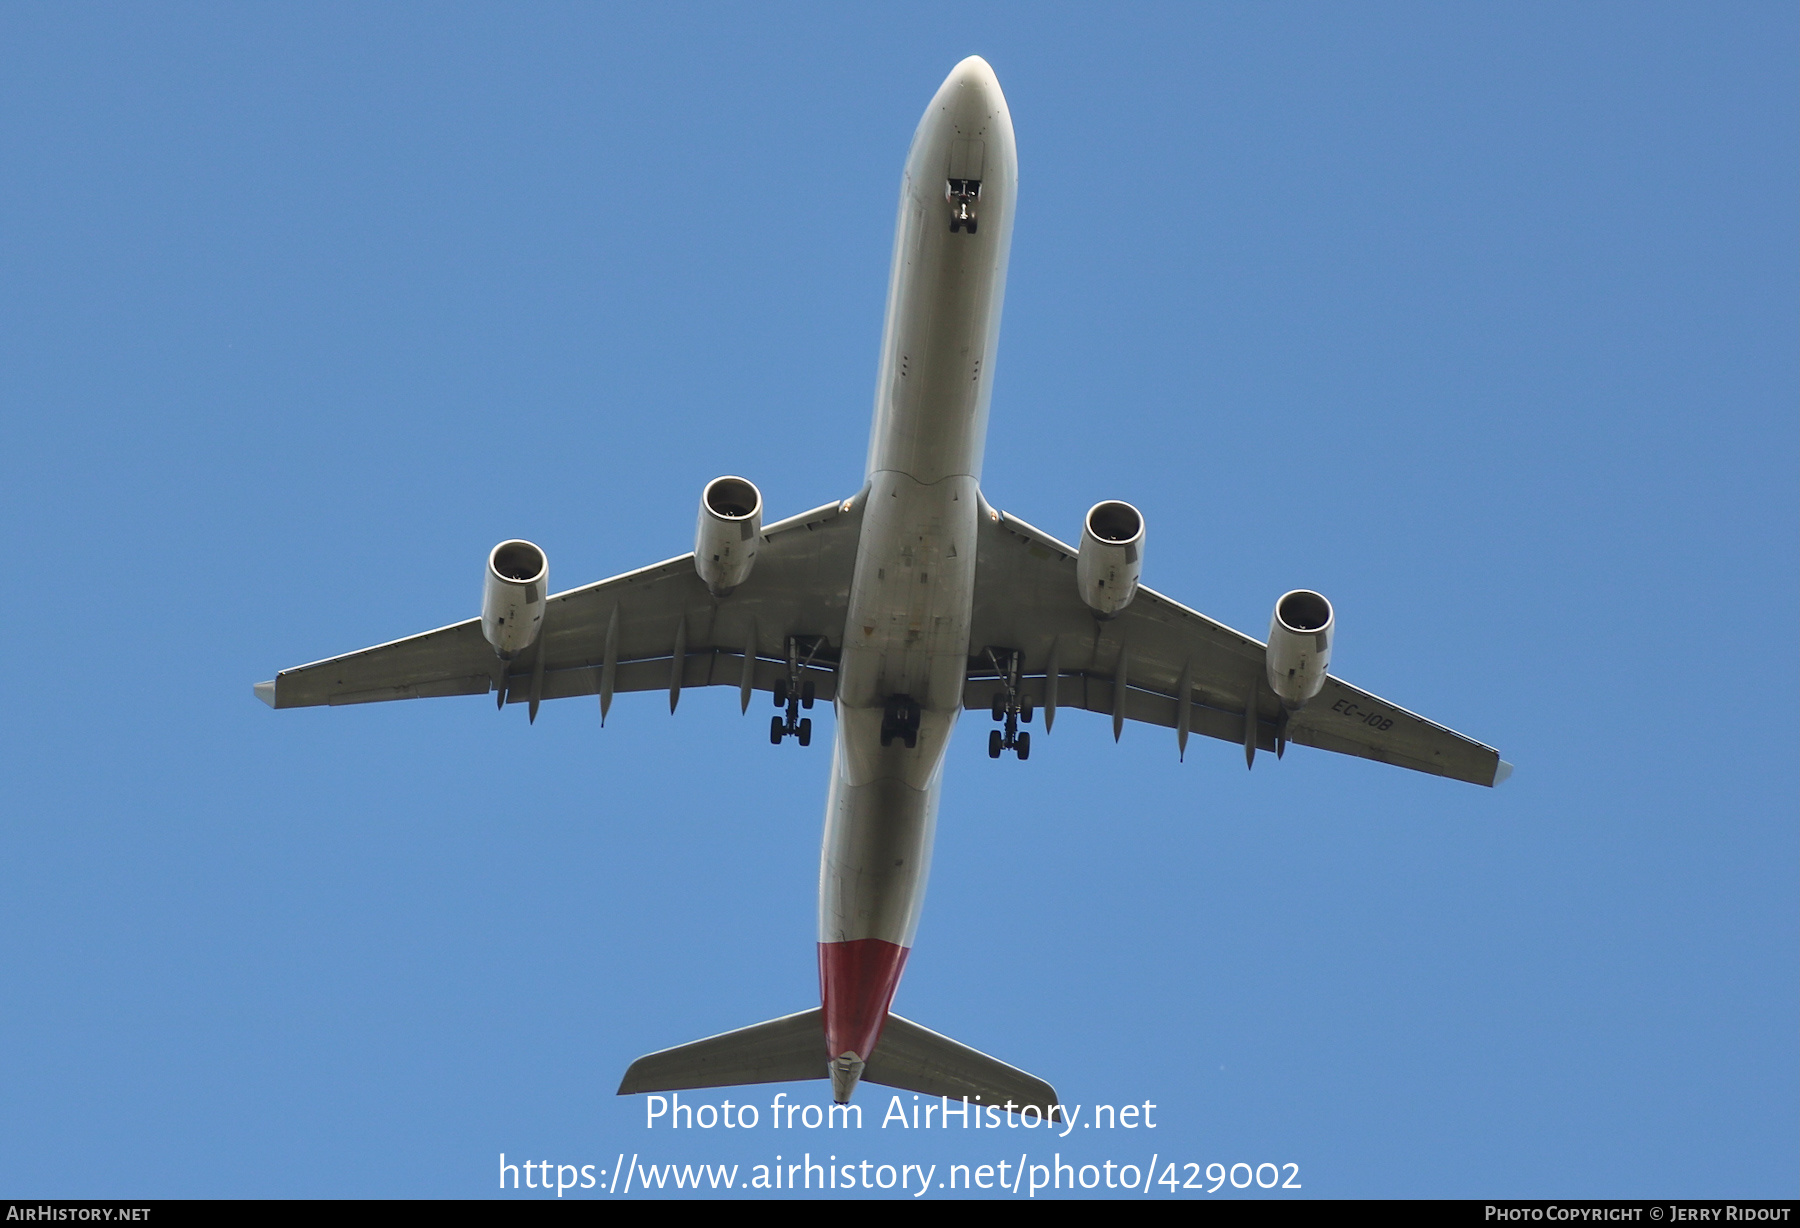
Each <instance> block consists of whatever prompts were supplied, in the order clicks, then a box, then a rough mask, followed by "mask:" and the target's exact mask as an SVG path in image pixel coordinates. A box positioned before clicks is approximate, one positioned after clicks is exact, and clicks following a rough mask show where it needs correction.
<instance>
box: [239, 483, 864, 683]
mask: <svg viewBox="0 0 1800 1228" xmlns="http://www.w3.org/2000/svg"><path fill="white" fill-rule="evenodd" d="M861 520H862V505H861V503H860V501H859V500H856V499H847V500H844V501H843V502H842V503H832V504H827V505H826V506H824V507H821V508H816V509H814V510H813V511H810V512H806V513H803V514H801V515H799V516H794V517H790V518H789V519H787V520H783V521H780V522H779V523H776V524H773V525H770V526H769V527H768V528H767V529H766V530H765V531H764V534H763V538H764V543H763V547H762V551H761V553H760V554H759V556H758V560H757V565H756V569H755V570H754V571H753V572H752V573H751V575H750V578H749V579H748V580H746V581H745V582H744V583H743V584H742V585H741V586H740V587H739V588H738V589H737V590H736V591H735V592H733V593H732V594H731V596H730V597H729V598H726V599H724V600H720V599H717V598H715V597H713V596H712V594H711V593H709V592H708V591H707V588H706V585H705V583H704V582H703V581H702V580H701V579H700V577H699V575H698V574H697V573H696V572H695V570H694V556H693V555H692V554H684V555H682V556H680V557H679V558H673V559H669V560H668V561H666V562H662V563H656V564H653V565H652V566H649V567H644V568H641V569H639V570H637V571H630V572H626V573H625V574H624V575H620V576H614V577H613V578H611V579H609V580H601V581H599V582H597V583H594V584H588V585H584V586H583V587H581V588H575V589H570V590H569V591H568V592H565V593H559V594H556V595H555V596H552V597H551V598H550V600H549V602H548V604H547V608H546V610H545V614H544V623H543V629H542V631H541V632H540V633H539V635H538V638H537V641H536V643H534V644H533V645H532V647H530V648H529V649H527V650H525V651H524V652H523V653H521V654H520V655H519V656H518V657H516V658H515V659H514V660H513V661H511V662H505V661H502V660H501V659H500V658H499V657H498V656H497V655H496V654H495V653H494V650H493V649H492V648H491V647H489V645H488V643H487V641H486V640H485V639H483V638H482V634H481V620H480V619H479V618H471V619H467V620H465V621H463V622H460V623H455V624H453V625H451V626H448V627H440V628H438V629H437V630H435V631H427V632H424V633H422V634H420V635H414V636H409V637H408V638H406V639H401V640H394V641H392V642H391V643H387V644H378V645H376V646H375V647H373V648H365V649H363V650H362V651H360V652H352V653H346V654H345V655H343V656H340V657H331V658H329V659H327V660H324V661H316V662H314V663H312V664H310V665H302V666H298V667H297V668H294V669H288V670H283V671H282V672H281V673H279V674H277V675H276V676H275V678H274V680H273V681H271V682H259V683H257V684H256V688H255V690H256V695H257V697H258V698H259V699H261V700H262V701H263V702H264V703H267V704H268V705H269V706H270V707H273V708H303V707H312V706H317V705H325V704H330V705H334V706H335V705H340V704H358V703H373V702H379V701H383V700H391V699H424V698H432V697H438V696H445V695H486V694H491V693H494V692H495V691H499V692H501V695H500V698H501V699H502V701H503V702H508V703H527V702H528V703H531V704H532V705H533V710H534V711H535V705H536V704H537V703H538V702H540V701H542V700H546V699H562V698H566V697H569V696H576V695H593V694H600V695H601V696H602V697H603V704H604V702H605V701H606V700H609V699H610V697H611V695H612V694H613V693H616V692H620V691H655V690H662V689H664V688H667V689H668V691H669V698H670V704H671V706H673V705H674V703H676V702H677V701H678V700H679V698H680V694H681V691H682V689H683V688H684V687H690V686H737V687H740V688H741V689H742V690H743V691H744V692H745V697H746V700H747V699H748V692H749V691H750V690H771V689H773V688H774V686H775V684H776V683H777V682H778V681H780V680H781V679H783V678H785V677H786V675H787V661H786V654H787V647H788V641H789V639H790V638H792V637H798V638H799V639H800V640H802V641H804V642H806V643H807V645H808V652H809V654H810V665H811V672H809V673H808V675H807V677H808V680H809V681H813V683H814V687H815V693H816V694H817V695H818V696H819V697H820V698H822V699H825V700H827V701H829V700H830V699H831V698H832V696H833V693H834V692H833V687H832V683H833V680H834V677H835V675H834V674H833V673H832V672H831V667H832V666H833V665H834V664H835V662H836V660H837V650H838V648H839V647H841V643H839V641H840V640H841V639H842V636H843V628H844V611H845V608H846V606H847V603H848V601H849V593H850V579H851V573H852V570H853V568H854V567H855V562H856V543H857V528H858V526H859V524H860V523H861Z"/></svg>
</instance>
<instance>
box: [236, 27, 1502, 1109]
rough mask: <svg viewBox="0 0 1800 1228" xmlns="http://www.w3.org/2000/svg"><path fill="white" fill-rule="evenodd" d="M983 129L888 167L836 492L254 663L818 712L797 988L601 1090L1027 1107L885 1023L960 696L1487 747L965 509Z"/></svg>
mask: <svg viewBox="0 0 1800 1228" xmlns="http://www.w3.org/2000/svg"><path fill="white" fill-rule="evenodd" d="M1017 182H1018V162H1017V157H1016V153H1015V149H1014V145H1013V128H1012V119H1011V117H1010V115H1009V114H1008V112H1007V107H1006V99H1005V98H1004V97H1003V96H1002V95H1001V92H1000V85H999V83H998V82H997V81H996V80H995V79H994V74H993V71H992V70H991V69H990V68H989V67H988V65H987V63H986V62H985V61H984V60H982V59H980V58H979V57H973V56H972V57H970V58H969V59H966V60H964V61H963V62H962V63H960V64H958V65H957V66H956V68H955V69H954V70H953V71H952V72H951V73H950V75H949V77H948V78H946V79H945V81H944V83H943V85H942V86H941V87H940V88H939V89H938V91H937V94H936V96H934V97H933V98H932V100H931V104H930V105H929V106H928V107H927V108H926V109H925V115H924V118H923V119H921V120H920V121H919V127H918V130H917V132H915V134H914V136H913V141H912V148H911V150H910V151H909V153H908V154H907V159H906V169H905V172H904V174H903V175H902V178H901V187H900V211H899V221H898V225H897V227H896V232H895V237H894V254H893V266H892V275H891V279H890V281H889V288H888V300H887V322H886V328H885V331H884V335H883V339H882V346H881V365H880V373H879V376H878V378H877V382H876V392H875V420H874V427H873V430H872V431H871V434H870V440H869V458H868V469H867V473H866V475H865V477H864V481H863V485H862V489H861V490H859V491H857V492H856V493H855V494H853V495H851V496H850V497H849V498H847V499H843V500H841V501H838V502H834V503H829V504H826V505H825V506H824V507H820V508H817V509H815V510H813V511H810V512H806V513H804V514H802V515H799V516H794V517H791V518H789V519H787V520H782V521H778V522H776V523H774V524H770V525H765V524H764V523H763V502H762V496H761V494H760V493H759V492H758V491H757V488H756V487H755V486H754V485H752V484H751V483H750V482H749V481H747V480H745V479H744V478H741V477H721V478H717V479H714V480H713V481H712V482H710V483H708V484H707V486H706V488H705V489H704V491H702V493H701V496H700V514H699V524H698V526H697V528H696V531H695V540H694V551H693V553H692V554H685V555H682V556H681V557H680V558H675V559H670V560H669V561H667V562H664V563H657V564H655V565H653V566H650V567H646V568H644V569H642V570H640V571H633V572H627V573H626V574H624V575H621V576H615V577H614V578H612V579H610V580H602V581H600V582H599V583H596V584H588V585H584V586H583V587H580V588H574V589H570V590H568V591H567V592H563V593H558V594H555V595H551V593H550V591H549V582H550V570H549V565H548V562H547V560H546V559H545V556H544V552H543V551H542V550H540V549H539V548H538V547H537V546H535V545H532V544H531V543H530V542H527V541H506V542H502V543H500V544H499V545H498V546H495V547H494V549H493V551H492V553H491V554H489V556H488V561H487V570H486V578H485V587H484V589H483V593H482V604H481V615H480V617H479V618H471V619H468V620H466V621H464V622H460V623H456V624H454V625H453V626H448V627H444V628H441V629H439V630H437V631H428V632H426V633H424V634H423V635H415V636H412V637H411V638H409V639H403V640H396V641H394V642H392V643H389V644H383V645H380V646H379V647H375V648H368V649H364V650H363V651H361V652H354V653H350V654H348V655H346V656H341V657H334V658H332V659H330V660H327V661H320V662H317V663H315V664H312V665H303V666H300V667H298V668H296V669H290V670H284V671H283V672H282V673H280V674H279V675H277V676H276V678H275V680H274V681H273V682H264V683H259V684H258V685H257V686H256V694H257V695H258V696H259V697H260V698H261V699H263V700H264V701H265V702H267V703H268V704H270V705H271V706H273V707H276V708H294V707H305V706H309V705H315V704H354V703H368V702H372V701H376V700H388V699H415V698H423V697H427V696H442V695H482V694H493V695H494V696H495V697H496V701H497V702H498V703H499V704H500V705H502V706H504V705H505V704H508V703H515V704H518V703H522V704H525V705H527V707H528V710H529V713H530V716H531V718H532V719H534V720H535V719H536V716H537V710H538V705H539V704H540V703H541V702H542V701H544V700H547V699H566V698H570V697H573V696H582V695H598V696H599V703H600V715H601V719H602V720H604V719H605V717H606V713H607V711H608V709H609V708H610V707H611V705H612V702H613V699H614V697H615V696H616V695H618V694H619V693H620V692H622V691H662V690H666V691H667V692H668V697H669V708H670V710H671V711H673V710H674V708H675V705H676V703H677V701H678V700H679V699H680V697H681V693H682V691H683V689H685V688H688V687H699V686H734V687H736V688H737V689H738V694H739V703H740V705H741V706H742V707H743V708H744V709H746V710H747V709H748V707H749V704H750V700H751V698H752V696H753V694H754V693H756V692H759V691H761V692H765V693H772V694H773V696H774V701H775V706H776V708H777V709H778V711H777V713H776V715H775V716H774V717H773V718H772V719H771V721H770V725H769V738H770V740H771V741H772V742H775V743H780V742H782V741H783V740H784V739H786V738H790V737H791V738H795V739H797V740H798V741H799V743H800V745H802V746H805V745H807V744H808V743H810V741H811V740H812V719H811V717H809V716H808V715H807V712H808V711H809V710H811V709H812V708H813V705H814V702H815V701H824V702H826V703H829V704H831V705H832V707H833V709H834V710H835V712H836V717H837V721H836V725H837V741H836V746H835V748H834V749H833V751H832V774H831V792H830V796H829V798H828V800H827V802H826V806H825V836H824V847H823V850H822V852H821V855H820V863H819V942H818V958H819V997H820V1005H819V1006H818V1007H816V1008H814V1009H811V1010H806V1011H801V1012H800V1013H798V1014H794V1015H789V1016H786V1017H785V1018H781V1019H775V1020H771V1021H769V1022H767V1023H761V1024H755V1025H753V1026H751V1027H747V1028H742V1029H739V1030H737V1031H735V1032H727V1033H725V1034H723V1035H720V1036H714V1037H710V1038H708V1039H705V1040H699V1041H695V1042H693V1043H691V1044H686V1045H681V1046H678V1047H676V1048H673V1049H666V1050H663V1051H661V1052H658V1053H652V1054H649V1055H648V1056H646V1057H643V1058H640V1059H638V1061H636V1062H635V1063H633V1064H632V1066H631V1068H630V1069H629V1070H628V1071H627V1072H626V1074H625V1078H624V1082H623V1084H622V1085H621V1086H620V1088H619V1091H620V1092H621V1094H623V1093H627V1092H648V1091H670V1090H679V1089H687V1088H696V1087H723V1086H731V1085H735V1084H742V1083H764V1082H776V1081H786V1080H794V1079H818V1078H829V1079H830V1080H831V1091H832V1096H833V1099H835V1100H837V1101H839V1102H844V1101H848V1100H849V1099H850V1096H851V1094H852V1092H854V1090H855V1089H856V1086H857V1084H858V1082H859V1081H862V1080H868V1081H870V1082H874V1083H881V1084H885V1085H888V1086H892V1087H898V1088H903V1089H908V1090H911V1091H917V1092H922V1093H926V1094H930V1095H946V1096H952V1097H956V1096H964V1095H967V1096H969V1097H970V1098H971V1099H975V1098H980V1099H982V1100H984V1101H985V1102H986V1103H988V1104H995V1105H997V1104H1000V1103H1001V1102H1002V1101H1007V1100H1010V1101H1012V1102H1013V1103H1014V1104H1015V1105H1024V1104H1035V1105H1039V1106H1054V1105H1055V1104H1056V1103H1057V1098H1056V1093H1055V1091H1054V1090H1053V1089H1052V1088H1051V1087H1050V1086H1049V1084H1047V1083H1045V1082H1044V1081H1042V1080H1041V1079H1037V1078H1035V1077H1033V1076H1031V1075H1028V1074H1026V1073H1025V1072H1023V1071H1020V1070H1017V1069H1015V1068H1014V1067H1012V1066H1009V1065H1006V1064H1005V1063H1003V1062H1000V1061H998V1060H996V1059H994V1058H991V1057H988V1056H987V1055H985V1054H982V1053H979V1052H977V1051H975V1050H973V1049H970V1048H968V1047H966V1046H964V1045H961V1044H958V1043H957V1042H956V1041H953V1040H950V1039H949V1038H947V1037H944V1036H940V1035H938V1034H937V1033H935V1032H932V1031H930V1030H928V1029H926V1028H923V1027H921V1026H919V1025H918V1024H915V1023H912V1022H910V1021H908V1020H906V1019H903V1018H901V1017H900V1016H898V1015H895V1014H892V1013H891V1012H890V1010H889V1006H890V1004H891V1002H892V1001H893V997H894V990H895V987H896V986H897V985H898V984H899V982H900V974H901V971H902V970H903V969H904V968H905V966H906V960H907V956H908V954H909V952H910V950H911V947H912V943H913V933H914V931H915V929H916V928H917V925H918V920H919V911H920V906H921V905H922V903H923V901H924V896H925V880H926V874H927V871H928V869H929V867H930V863H931V846H932V836H933V831H934V829H935V825H936V821H937V811H938V797H939V789H940V785H941V782H942V780H943V767H944V757H945V752H946V750H947V749H948V747H949V744H950V735H951V731H952V730H953V729H954V728H955V726H956V721H957V718H958V717H959V716H961V715H962V713H963V711H964V710H965V709H974V710H976V711H982V712H987V713H989V714H991V716H992V718H993V721H994V727H993V729H992V730H991V731H990V732H989V735H988V754H989V755H991V756H993V757H995V758H998V757H1000V756H1001V755H1003V754H1007V753H1011V754H1014V755H1016V756H1017V757H1018V758H1020V759H1025V758H1027V757H1028V756H1029V755H1030V753H1031V731H1030V728H1029V727H1030V726H1031V724H1032V722H1033V717H1034V715H1036V714H1041V715H1042V717H1043V725H1044V729H1045V731H1046V732H1047V731H1048V730H1049V729H1050V727H1051V726H1052V724H1053V723H1054V721H1055V719H1056V716H1057V714H1058V713H1059V712H1061V711H1062V710H1063V709H1065V708H1080V709H1085V710H1087V711H1089V712H1097V713H1099V714H1101V715H1102V716H1104V717H1109V718H1110V719H1111V720H1112V727H1113V736H1114V737H1115V738H1117V737H1118V735H1119V731H1120V729H1121V727H1122V726H1123V724H1124V722H1126V721H1140V722H1144V723H1147V724H1152V725H1162V726H1165V727H1167V728H1170V729H1172V730H1173V731H1174V733H1175V738H1176V742H1177V744H1178V745H1179V747H1180V748H1181V750H1182V751H1183V752H1184V753H1185V751H1186V747H1187V742H1188V737H1189V735H1190V734H1195V733H1198V734H1204V735H1206V736H1207V737H1212V738H1218V739H1221V740H1223V741H1226V742H1230V743H1234V744H1236V745H1238V746H1241V747H1242V748H1243V753H1244V759H1245V762H1246V763H1250V762H1253V761H1254V759H1255V756H1256V754H1257V752H1258V751H1268V752H1272V753H1274V754H1275V755H1276V756H1280V755H1281V754H1282V753H1283V752H1284V751H1285V750H1286V748H1287V747H1288V745H1289V744H1294V745H1299V746H1310V747H1315V748H1318V749H1320V750H1328V751H1337V752H1339V753H1341V754H1348V755H1360V756H1362V757H1363V758H1367V759H1377V760H1380V761H1382V762H1384V763H1391V764H1395V765H1397V766H1399V767H1405V768H1412V769H1414V770H1416V771H1421V772H1432V773H1435V774H1437V775H1440V776H1448V777H1451V778H1453V779H1456V780H1464V781H1470V782H1472V783H1475V784H1479V785H1494V784H1498V783H1499V782H1500V781H1501V780H1503V779H1505V777H1506V775H1507V773H1508V772H1510V771H1511V768H1510V766H1509V765H1508V764H1506V763H1504V762H1502V760H1501V759H1500V756H1499V755H1498V754H1497V753H1496V752H1495V751H1494V750H1493V749H1491V748H1490V747H1487V746H1483V745H1482V744H1480V743H1479V742H1475V741H1471V740H1470V739H1468V738H1465V737H1463V736H1462V735H1460V734H1457V733H1453V732H1451V731H1450V730H1448V729H1445V728H1444V727H1442V726H1440V725H1436V724H1433V723H1432V722H1430V721H1428V720H1425V719H1423V718H1422V717H1418V716H1415V715H1413V714H1412V713H1410V712H1408V711H1406V710H1404V709H1402V708H1399V707H1396V706H1395V705H1393V704H1391V703H1389V702H1387V701H1386V700H1384V699H1379V698H1377V697H1376V696H1374V695H1371V694H1369V693H1368V692H1367V691H1362V690H1359V689H1357V688H1356V687H1353V686H1351V685H1350V684H1348V683H1346V682H1343V681H1341V680H1339V679H1338V678H1336V677H1334V676H1333V675H1331V674H1330V673H1329V672H1328V671H1327V666H1328V664H1329V662H1330V659H1331V647H1332V639H1333V636H1334V635H1335V632H1336V621H1335V619H1334V617H1333V614H1332V608H1331V603H1330V602H1329V601H1327V600H1326V599H1325V598H1324V597H1322V596H1320V595H1319V594H1318V593H1314V592H1308V591H1306V590H1296V591H1294V592H1290V593H1287V594H1285V595H1283V596H1282V597H1281V598H1280V599H1279V600H1277V601H1276V603H1275V610H1274V617H1273V619H1272V620H1271V621H1270V624H1269V637H1268V642H1267V643H1266V644H1264V643H1262V642H1259V641H1257V640H1255V639H1252V638H1251V637H1250V636H1247V635H1244V634H1241V633H1240V632H1237V631H1233V630H1231V629H1230V628H1228V627H1225V626H1223V625H1221V624H1219V623H1217V622H1214V621H1213V620H1212V619H1209V618H1207V617H1206V616H1205V615H1202V614H1199V613H1197V612H1195V611H1193V610H1190V609H1188V608H1187V607H1186V606H1183V605H1179V604H1177V603H1176V602H1174V601H1171V600H1169V599H1168V598H1167V597H1164V596H1162V595H1161V594H1159V593H1156V592H1153V591H1151V590H1150V589H1148V588H1145V587H1143V586H1142V585H1140V583H1139V577H1140V575H1141V573H1142V569H1143V564H1144V519H1143V517H1142V516H1141V515H1140V514H1139V513H1138V511H1137V509H1136V508H1134V507H1132V506H1131V505H1130V504H1129V503H1123V502H1118V501H1108V502H1104V503H1099V504H1096V505H1095V506H1094V507H1093V508H1091V509H1090V510H1089V511H1088V513H1087V517H1086V519H1085V520H1084V521H1083V522H1082V528H1081V537H1080V542H1079V544H1078V545H1076V546H1068V545H1065V544H1064V543H1062V542H1060V541H1058V540H1056V539H1055V538H1053V537H1051V536H1049V535H1048V534H1046V533H1043V532H1040V531H1039V530H1037V529H1035V528H1033V527H1032V526H1030V525H1028V524H1025V523H1024V522H1022V521H1020V520H1017V519H1015V518H1014V517H1011V516H1008V515H1007V514H1005V513H1004V512H1001V511H997V510H996V509H994V508H992V507H990V506H989V505H988V503H987V501H986V500H985V499H983V498H982V494H981V484H980V479H981V463H982V451H983V447H984V444H985V441H986V437H987V422H988V401H989V395H990V391H991V388H992V384H993V369H994V355H995V351H996V346H997V342H998V340H999V331H1000V302H1001V296H1002V293H1003V291H1004V289H1005V286H1006V265H1007V253H1008V248H1009V247H1010V244H1011V240H1012V227H1013V210H1014V206H1015V203H1016V202H1015V187H1016V185H1017Z"/></svg>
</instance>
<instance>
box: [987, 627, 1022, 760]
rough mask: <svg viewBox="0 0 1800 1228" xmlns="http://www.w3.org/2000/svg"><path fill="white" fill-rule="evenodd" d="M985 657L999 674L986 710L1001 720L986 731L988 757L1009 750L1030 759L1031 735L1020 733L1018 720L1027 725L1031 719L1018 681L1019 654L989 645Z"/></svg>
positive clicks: (994, 756)
mask: <svg viewBox="0 0 1800 1228" xmlns="http://www.w3.org/2000/svg"><path fill="white" fill-rule="evenodd" d="M987 656H988V660H990V661H992V662H993V663H994V672H995V673H997V674H998V675H999V676H1000V689H999V690H998V691H996V692H995V693H994V699H993V703H992V705H991V706H990V709H989V710H990V711H991V712H992V714H993V717H994V719H995V720H996V721H1000V722H1003V725H1002V727H1001V728H1000V729H994V730H990V731H989V732H988V758H990V759H998V758H999V757H1000V753H1001V752H1002V751H1008V750H1010V751H1012V752H1013V753H1015V754H1017V755H1018V756H1019V758H1020V759H1021V760H1024V759H1029V758H1030V757H1031V735H1030V734H1029V733H1021V732H1019V724H1020V722H1025V723H1027V724H1029V723H1030V721H1031V701H1030V700H1029V699H1027V698H1025V696H1024V694H1023V691H1022V688H1021V687H1020V684H1019V673H1020V670H1021V668H1022V667H1023V661H1022V659H1021V654H1020V653H1018V652H1016V651H1006V652H1002V651H1000V650H998V649H995V648H990V649H988V650H987Z"/></svg>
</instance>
